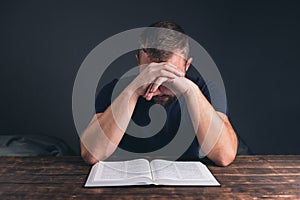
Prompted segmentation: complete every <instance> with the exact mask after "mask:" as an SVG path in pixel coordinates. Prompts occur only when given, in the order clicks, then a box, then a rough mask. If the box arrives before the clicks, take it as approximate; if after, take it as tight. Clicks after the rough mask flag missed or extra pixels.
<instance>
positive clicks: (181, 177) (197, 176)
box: [150, 160, 219, 185]
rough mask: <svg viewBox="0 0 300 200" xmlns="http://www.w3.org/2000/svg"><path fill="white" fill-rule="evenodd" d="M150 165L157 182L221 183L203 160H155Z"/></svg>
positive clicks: (177, 183) (172, 183)
mask: <svg viewBox="0 0 300 200" xmlns="http://www.w3.org/2000/svg"><path fill="white" fill-rule="evenodd" d="M150 166H151V169H152V175H153V180H154V181H155V182H157V183H163V184H167V185H168V184H170V185H219V183H218V182H217V181H216V179H215V178H214V177H213V175H212V174H211V172H210V171H209V170H208V169H207V167H206V166H205V165H203V164H202V163H201V162H174V161H166V160H153V161H152V162H151V163H150ZM161 180H167V181H161Z"/></svg>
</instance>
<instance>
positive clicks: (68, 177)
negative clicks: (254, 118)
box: [0, 155, 300, 200]
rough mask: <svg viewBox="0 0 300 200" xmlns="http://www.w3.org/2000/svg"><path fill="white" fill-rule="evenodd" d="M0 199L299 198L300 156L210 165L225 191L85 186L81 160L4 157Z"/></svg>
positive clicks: (245, 158)
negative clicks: (224, 165) (220, 165)
mask: <svg viewBox="0 0 300 200" xmlns="http://www.w3.org/2000/svg"><path fill="white" fill-rule="evenodd" d="M0 159H1V162H0V199H1V200H2V199H96V198H97V199H112V198H113V199H149V198H156V199H183V198H185V199H195V198H197V199H277V198H278V199H283V198H285V199H300V155H260V156H238V157H237V158H236V160H235V161H234V163H233V164H231V165H230V166H228V167H217V166H213V165H209V166H208V167H209V169H210V170H211V172H212V173H213V174H214V176H215V177H216V178H217V180H218V181H219V182H220V183H221V187H169V186H130V187H105V188H83V185H84V183H85V181H86V178H87V176H88V173H89V171H90V168H91V166H89V165H87V164H85V163H84V161H83V160H82V159H81V158H80V157H0Z"/></svg>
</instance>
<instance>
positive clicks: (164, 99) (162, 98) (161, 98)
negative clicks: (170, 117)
mask: <svg viewBox="0 0 300 200" xmlns="http://www.w3.org/2000/svg"><path fill="white" fill-rule="evenodd" d="M176 99H177V97H176V96H171V95H157V96H154V97H153V101H154V102H155V103H157V104H160V105H162V106H164V107H168V106H169V105H170V104H172V103H173V102H174V101H176Z"/></svg>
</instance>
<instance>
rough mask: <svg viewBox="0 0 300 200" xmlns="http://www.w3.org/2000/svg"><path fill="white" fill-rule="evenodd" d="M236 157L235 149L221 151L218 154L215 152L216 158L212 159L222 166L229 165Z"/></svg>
mask: <svg viewBox="0 0 300 200" xmlns="http://www.w3.org/2000/svg"><path fill="white" fill-rule="evenodd" d="M235 157H236V151H235V150H232V151H227V152H219V153H218V154H217V155H216V154H215V156H214V159H212V161H213V162H214V163H215V164H216V165H218V166H220V167H227V166H229V165H230V164H231V163H232V162H233V161H234V159H235Z"/></svg>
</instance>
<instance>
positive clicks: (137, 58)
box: [135, 54, 140, 64]
mask: <svg viewBox="0 0 300 200" xmlns="http://www.w3.org/2000/svg"><path fill="white" fill-rule="evenodd" d="M135 59H136V61H137V62H138V64H140V56H139V54H135Z"/></svg>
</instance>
